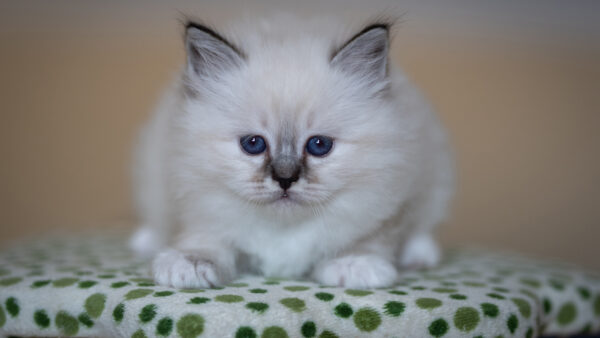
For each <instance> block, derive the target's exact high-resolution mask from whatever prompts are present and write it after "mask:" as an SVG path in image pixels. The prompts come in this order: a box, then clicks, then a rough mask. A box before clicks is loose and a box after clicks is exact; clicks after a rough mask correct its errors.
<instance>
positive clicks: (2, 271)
mask: <svg viewBox="0 0 600 338" xmlns="http://www.w3.org/2000/svg"><path fill="white" fill-rule="evenodd" d="M9 274H10V271H9V270H7V269H0V276H6V275H9Z"/></svg>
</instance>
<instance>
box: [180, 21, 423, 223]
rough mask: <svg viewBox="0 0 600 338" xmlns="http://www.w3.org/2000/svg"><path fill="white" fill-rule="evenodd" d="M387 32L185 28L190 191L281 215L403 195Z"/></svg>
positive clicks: (405, 125)
mask: <svg viewBox="0 0 600 338" xmlns="http://www.w3.org/2000/svg"><path fill="white" fill-rule="evenodd" d="M389 29H390V27H389V25H388V24H384V23H376V24H372V25H369V26H367V27H366V28H364V29H362V30H359V31H358V32H357V33H355V34H354V35H347V36H346V38H345V39H344V40H341V39H339V38H335V37H327V35H328V32H322V33H323V34H320V35H319V34H308V33H307V34H301V33H299V34H291V36H290V35H286V34H284V33H282V32H281V31H277V30H274V31H269V30H266V31H261V32H257V33H253V34H250V33H248V34H247V35H246V36H243V37H241V38H239V37H238V40H237V42H235V43H234V42H231V41H230V40H228V39H226V38H224V37H223V36H221V35H220V34H218V33H216V32H215V31H214V30H212V29H210V28H207V27H205V26H202V25H199V24H195V23H190V24H188V25H187V28H186V38H185V41H186V49H187V65H186V69H185V72H184V79H185V88H186V93H187V95H186V99H185V103H184V109H183V111H182V114H180V115H179V116H178V119H177V121H178V124H177V125H178V127H179V128H180V131H179V132H180V136H181V138H182V140H183V141H182V142H184V145H183V147H184V148H185V150H184V151H183V155H184V156H183V158H184V159H185V166H186V167H187V172H186V174H185V176H186V177H187V178H188V179H189V178H192V177H193V178H194V181H193V182H189V181H187V182H186V185H188V189H193V188H192V187H193V186H197V187H198V189H203V191H204V193H206V189H221V190H225V191H227V192H228V193H230V194H232V195H234V196H236V198H238V199H239V200H241V201H242V202H245V203H247V204H248V205H250V206H251V207H253V208H257V209H259V210H264V211H266V212H275V213H279V214H283V215H285V214H290V215H291V214H303V213H305V212H309V213H314V212H315V210H328V209H330V208H329V207H328V205H333V204H337V205H338V206H345V207H349V208H351V205H352V204H353V203H356V202H357V201H360V200H361V199H362V200H364V199H371V200H373V199H375V196H378V197H377V198H384V199H385V198H391V196H400V195H401V193H400V192H398V190H397V188H399V189H402V187H399V185H400V186H401V185H402V184H404V183H403V182H402V180H403V178H402V174H403V172H406V171H407V170H405V169H406V168H405V167H403V166H405V165H406V162H407V160H406V159H407V156H408V155H409V154H410V153H411V151H412V149H411V148H410V142H409V139H410V137H411V136H410V134H411V123H410V122H409V121H407V119H406V118H405V117H403V113H402V112H400V111H398V102H397V101H398V100H397V98H396V97H395V96H394V95H393V94H392V92H391V86H392V82H393V81H391V75H390V72H391V70H390V66H389V64H388V63H389V62H388V49H389ZM213 191H216V190H213ZM338 211H339V210H338Z"/></svg>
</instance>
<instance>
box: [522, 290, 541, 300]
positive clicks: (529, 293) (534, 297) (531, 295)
mask: <svg viewBox="0 0 600 338" xmlns="http://www.w3.org/2000/svg"><path fill="white" fill-rule="evenodd" d="M519 292H520V293H522V294H524V295H525V296H527V297H529V298H531V300H533V301H534V302H537V301H538V296H537V295H536V294H535V292H533V291H531V290H527V289H522V290H519Z"/></svg>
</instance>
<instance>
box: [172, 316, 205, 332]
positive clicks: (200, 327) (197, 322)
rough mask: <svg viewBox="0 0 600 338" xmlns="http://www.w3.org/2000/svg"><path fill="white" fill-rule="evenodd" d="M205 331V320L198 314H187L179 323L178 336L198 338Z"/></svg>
mask: <svg viewBox="0 0 600 338" xmlns="http://www.w3.org/2000/svg"><path fill="white" fill-rule="evenodd" d="M202 331H204V318H203V317H202V316H201V315H198V314H187V315H185V316H183V317H181V318H179V320H178V321H177V334H179V335H180V336H181V337H182V338H194V337H198V336H199V335H201V334H202Z"/></svg>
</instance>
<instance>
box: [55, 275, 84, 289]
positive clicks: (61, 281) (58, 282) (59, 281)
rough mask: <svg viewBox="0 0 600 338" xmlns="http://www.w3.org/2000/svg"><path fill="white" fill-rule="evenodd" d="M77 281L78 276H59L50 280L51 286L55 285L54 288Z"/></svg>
mask: <svg viewBox="0 0 600 338" xmlns="http://www.w3.org/2000/svg"><path fill="white" fill-rule="evenodd" d="M77 281H79V278H69V277H66V278H61V279H57V280H55V281H54V282H52V286H54V287H56V288H64V287H67V286H71V285H73V284H75V283H77Z"/></svg>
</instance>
